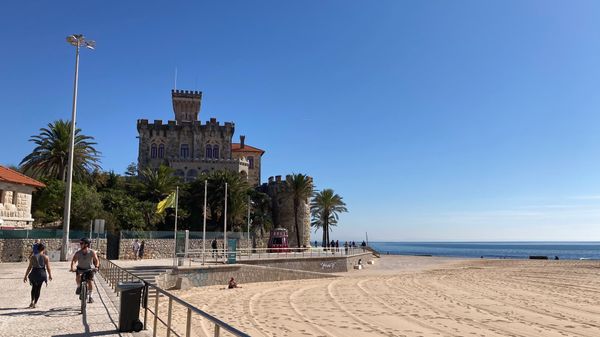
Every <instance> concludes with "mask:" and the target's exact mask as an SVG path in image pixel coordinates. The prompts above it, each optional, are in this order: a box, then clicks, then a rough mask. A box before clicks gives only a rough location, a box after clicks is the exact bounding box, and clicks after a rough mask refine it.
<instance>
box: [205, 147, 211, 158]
mask: <svg viewBox="0 0 600 337" xmlns="http://www.w3.org/2000/svg"><path fill="white" fill-rule="evenodd" d="M206 158H212V146H210V145H206Z"/></svg>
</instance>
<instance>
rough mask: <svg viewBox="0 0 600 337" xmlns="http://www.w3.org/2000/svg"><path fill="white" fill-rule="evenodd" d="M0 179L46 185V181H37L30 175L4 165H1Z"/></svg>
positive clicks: (15, 182)
mask: <svg viewBox="0 0 600 337" xmlns="http://www.w3.org/2000/svg"><path fill="white" fill-rule="evenodd" d="M0 181H3V182H7V183H13V184H21V185H29V186H34V187H44V186H46V185H44V183H42V182H40V181H37V180H35V179H33V178H29V177H28V176H26V175H24V174H22V173H19V172H17V171H15V170H11V169H9V168H8V167H4V166H2V165H0Z"/></svg>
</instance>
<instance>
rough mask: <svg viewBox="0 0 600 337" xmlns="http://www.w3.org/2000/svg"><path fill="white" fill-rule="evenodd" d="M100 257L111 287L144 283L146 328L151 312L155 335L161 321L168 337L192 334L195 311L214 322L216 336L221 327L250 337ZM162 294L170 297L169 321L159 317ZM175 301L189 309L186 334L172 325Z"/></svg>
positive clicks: (103, 273) (103, 275)
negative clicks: (151, 304) (151, 301)
mask: <svg viewBox="0 0 600 337" xmlns="http://www.w3.org/2000/svg"><path fill="white" fill-rule="evenodd" d="M99 259H100V265H101V268H100V271H99V273H100V275H102V277H103V278H104V279H105V280H106V282H108V284H109V285H110V286H111V288H113V290H115V291H116V289H117V285H118V284H119V283H120V282H141V283H143V285H144V288H143V292H142V308H143V309H144V329H147V320H148V313H150V314H152V315H153V316H154V318H153V329H152V331H153V336H154V337H156V336H157V333H158V325H157V324H158V322H160V323H161V324H163V325H164V326H165V328H166V336H167V337H170V336H171V333H173V334H174V335H175V336H178V337H181V336H186V337H190V336H192V334H191V333H192V314H193V313H194V314H197V315H200V316H201V317H202V318H205V319H207V320H208V321H209V322H211V323H213V324H214V329H215V330H214V336H215V337H218V336H219V335H220V331H221V329H223V330H225V331H227V332H229V333H231V334H232V335H234V336H239V337H249V336H250V335H248V334H246V333H244V332H242V331H240V330H238V329H236V328H234V327H232V326H231V325H229V324H227V323H225V322H223V321H221V320H220V319H218V318H216V317H214V316H211V315H210V314H208V313H206V312H204V311H202V310H200V309H198V308H196V307H195V306H193V305H191V304H190V303H188V302H186V301H184V300H182V299H180V298H178V297H176V296H174V295H172V294H171V293H169V292H168V291H166V290H164V289H161V288H160V287H157V286H155V285H152V284H150V283H148V282H146V281H145V280H143V279H142V278H140V277H138V276H136V275H134V274H132V273H130V272H129V271H127V270H125V269H123V268H121V267H119V266H117V265H116V264H114V263H113V262H111V261H109V260H107V259H105V258H103V257H99ZM150 291H152V292H153V293H154V295H153V296H152V297H153V298H154V310H152V308H150V306H149V305H148V300H149V299H150V294H149V292H150ZM160 295H164V296H166V297H167V298H168V311H167V321H166V322H165V321H164V320H163V319H161V318H160V317H159V310H158V309H159V299H160ZM173 303H175V304H179V305H181V306H183V308H184V309H187V315H186V323H185V334H183V335H182V334H179V333H178V332H176V331H175V330H174V329H173V326H172V315H173Z"/></svg>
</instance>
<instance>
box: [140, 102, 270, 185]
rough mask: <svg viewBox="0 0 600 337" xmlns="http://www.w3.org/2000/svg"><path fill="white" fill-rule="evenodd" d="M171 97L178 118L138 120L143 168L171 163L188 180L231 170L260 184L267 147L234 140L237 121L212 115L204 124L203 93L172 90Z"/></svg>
mask: <svg viewBox="0 0 600 337" xmlns="http://www.w3.org/2000/svg"><path fill="white" fill-rule="evenodd" d="M171 98H172V101H173V112H174V113H175V120H169V121H167V123H166V124H163V121H162V120H154V122H153V123H149V122H148V120H147V119H139V120H138V121H137V130H138V135H139V136H138V138H139V148H138V169H139V170H143V169H145V168H147V167H151V168H158V167H159V166H160V165H161V164H162V165H167V166H169V167H171V168H173V169H174V170H175V175H177V176H179V177H180V178H181V179H182V180H184V181H186V182H190V181H193V180H195V179H196V178H197V177H198V175H199V174H200V173H202V172H210V171H212V170H228V171H233V172H238V173H240V174H241V175H242V176H245V177H247V179H248V182H249V183H250V184H251V185H252V186H259V185H260V183H261V181H260V167H261V157H262V155H263V154H264V153H265V151H264V150H261V149H259V148H256V147H253V146H250V145H248V144H246V143H245V138H246V137H245V136H240V142H239V143H234V142H233V141H232V139H233V134H234V132H235V125H234V123H230V122H225V123H223V124H221V123H219V122H217V120H216V119H215V118H210V119H209V120H208V121H206V123H205V124H202V122H200V120H199V119H198V117H199V116H198V115H199V113H200V107H201V103H202V92H200V91H188V90H185V91H184V90H171Z"/></svg>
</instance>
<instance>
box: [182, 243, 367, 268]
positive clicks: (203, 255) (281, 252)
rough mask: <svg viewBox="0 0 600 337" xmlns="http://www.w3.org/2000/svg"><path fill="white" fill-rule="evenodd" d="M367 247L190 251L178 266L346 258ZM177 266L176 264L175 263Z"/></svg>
mask: <svg viewBox="0 0 600 337" xmlns="http://www.w3.org/2000/svg"><path fill="white" fill-rule="evenodd" d="M368 252H369V250H368V249H366V248H365V247H348V248H346V247H340V248H321V247H317V248H237V249H236V250H228V251H225V250H224V249H223V248H217V249H212V248H210V249H206V250H205V251H204V252H203V251H202V249H189V250H188V251H187V252H182V253H177V258H178V259H179V262H178V263H177V264H178V265H190V266H191V264H192V262H195V263H197V262H201V263H205V262H207V263H222V262H224V261H227V260H228V258H232V257H233V256H235V260H236V261H240V262H241V261H248V260H266V259H290V258H312V257H345V256H352V255H356V254H363V253H368ZM174 265H175V263H174Z"/></svg>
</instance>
